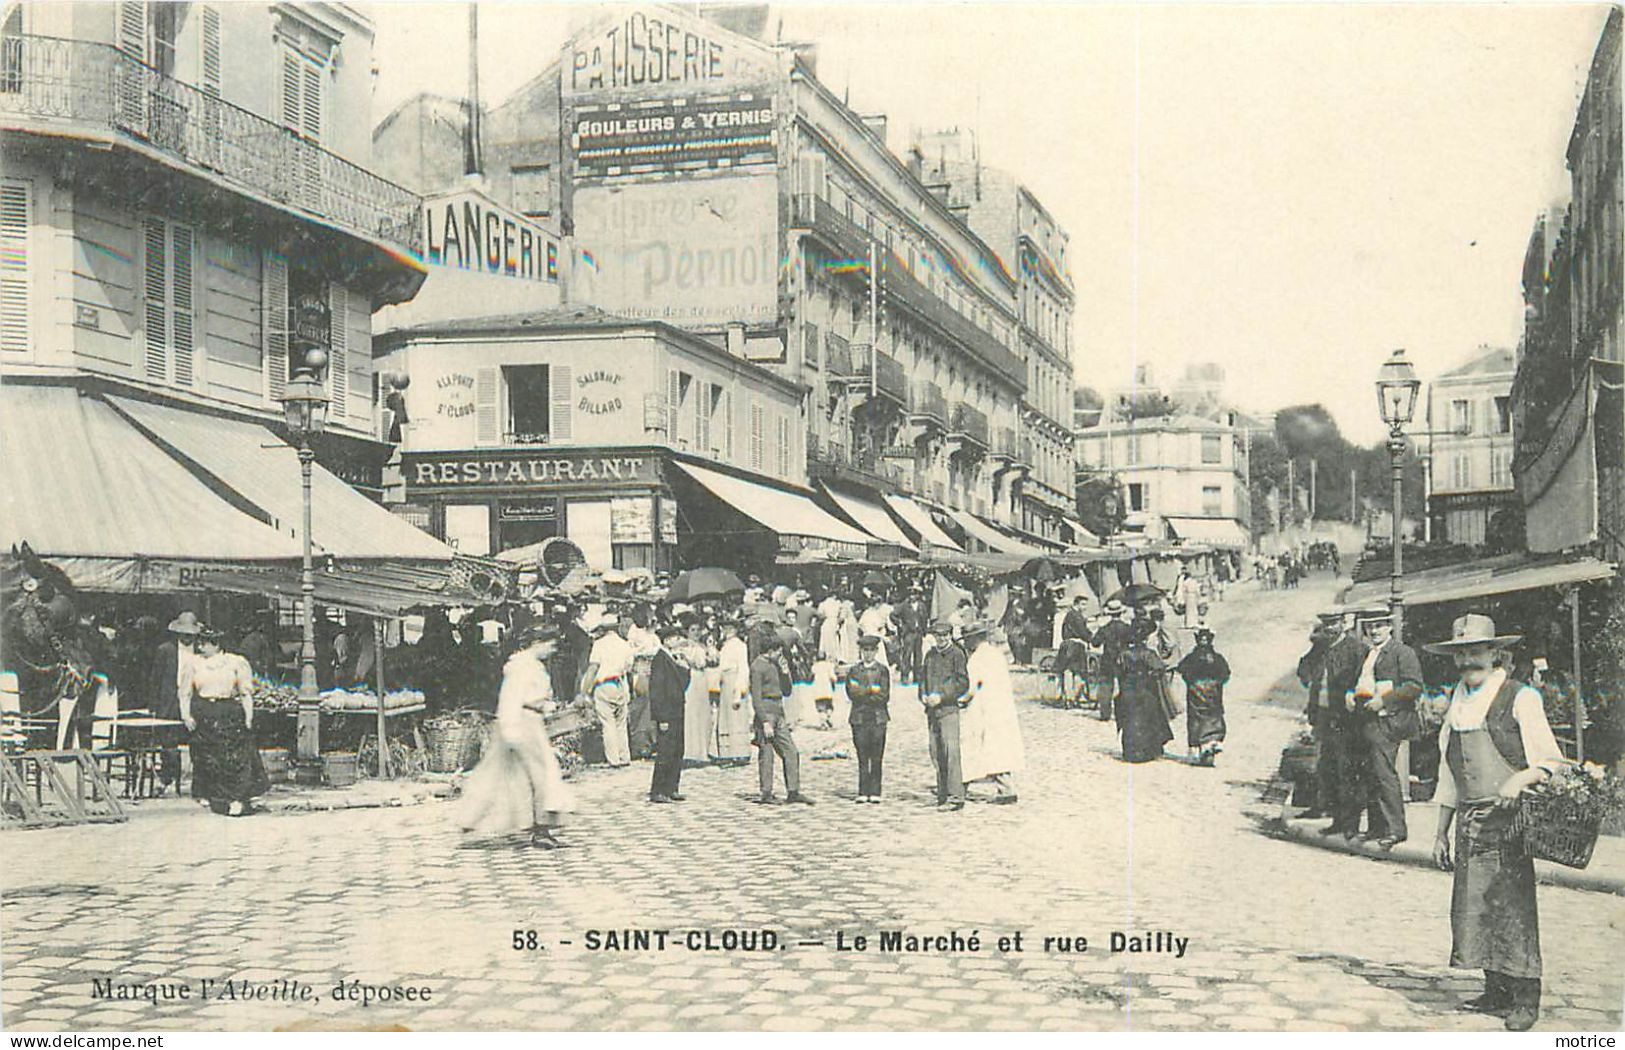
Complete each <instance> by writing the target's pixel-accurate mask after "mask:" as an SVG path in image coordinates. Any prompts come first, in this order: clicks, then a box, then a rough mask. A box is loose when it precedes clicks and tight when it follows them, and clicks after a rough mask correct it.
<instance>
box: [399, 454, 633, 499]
mask: <svg viewBox="0 0 1625 1050" xmlns="http://www.w3.org/2000/svg"><path fill="white" fill-rule="evenodd" d="M402 467H403V470H404V473H405V476H406V486H407V489H408V490H410V491H412V492H422V491H424V490H432V489H442V490H443V489H475V488H494V489H503V490H505V491H512V490H514V489H538V488H560V487H564V486H571V485H583V484H586V485H652V484H654V483H655V482H656V481H657V480H658V467H657V463H656V461H655V459H654V458H653V456H650V455H628V454H625V453H622V452H619V451H616V450H591V449H581V450H571V451H568V452H551V453H547V454H545V455H537V454H535V453H533V452H502V453H495V454H490V455H481V454H476V453H454V454H447V453H411V452H408V453H404V454H403V464H402Z"/></svg>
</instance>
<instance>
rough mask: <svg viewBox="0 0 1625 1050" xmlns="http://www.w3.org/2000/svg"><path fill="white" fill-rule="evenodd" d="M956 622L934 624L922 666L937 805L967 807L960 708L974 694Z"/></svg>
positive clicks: (921, 694)
mask: <svg viewBox="0 0 1625 1050" xmlns="http://www.w3.org/2000/svg"><path fill="white" fill-rule="evenodd" d="M953 630H954V628H953V625H952V624H951V623H949V622H948V621H946V620H938V621H937V622H936V623H933V624H932V625H931V637H932V640H933V645H932V646H931V650H930V651H929V652H927V653H926V654H925V659H924V660H923V661H922V664H923V666H922V667H921V669H920V702H921V703H922V704H924V705H925V719H926V727H927V730H928V732H929V733H930V741H931V760H932V762H933V764H934V765H935V766H936V767H937V808H938V809H939V810H958V809H964V808H965V780H964V777H963V776H961V769H960V763H959V709H960V708H961V707H962V706H963V705H964V703H965V700H966V698H967V697H968V696H969V694H970V673H969V672H968V671H967V670H966V668H965V652H964V650H963V649H961V648H959V646H958V645H957V644H955V642H954V638H953Z"/></svg>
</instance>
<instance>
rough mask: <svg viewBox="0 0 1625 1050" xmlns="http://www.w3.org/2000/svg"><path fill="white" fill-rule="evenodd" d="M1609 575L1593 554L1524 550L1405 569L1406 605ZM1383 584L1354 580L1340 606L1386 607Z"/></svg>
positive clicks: (1349, 608)
mask: <svg viewBox="0 0 1625 1050" xmlns="http://www.w3.org/2000/svg"><path fill="white" fill-rule="evenodd" d="M1614 573H1615V568H1614V566H1612V565H1610V564H1608V563H1607V562H1605V561H1599V560H1598V559H1596V558H1579V559H1576V560H1574V561H1559V560H1556V559H1551V558H1544V559H1543V558H1531V557H1530V556H1528V555H1526V554H1509V555H1502V556H1501V557H1497V558H1486V559H1482V560H1479V561H1470V562H1462V563H1460V564H1457V565H1447V566H1443V567H1441V568H1437V569H1427V570H1425V571H1422V572H1417V573H1406V574H1405V579H1404V587H1405V604H1406V605H1438V604H1441V603H1443V602H1455V601H1463V600H1466V599H1469V598H1486V597H1489V596H1491V595H1495V594H1512V593H1515V592H1517V591H1531V590H1535V589H1537V588H1541V587H1562V586H1565V585H1567V584H1574V583H1586V582H1588V581H1591V580H1606V579H1608V578H1609V577H1611V576H1613V575H1614ZM1388 586H1389V584H1388V580H1387V579H1380V580H1368V581H1367V582H1365V583H1357V584H1355V585H1354V586H1352V587H1350V588H1349V589H1348V590H1347V591H1345V592H1343V598H1342V601H1341V602H1339V610H1340V611H1344V612H1354V611H1357V610H1360V609H1374V608H1379V607H1382V606H1385V605H1386V604H1387V603H1388Z"/></svg>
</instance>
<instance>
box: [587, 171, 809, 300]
mask: <svg viewBox="0 0 1625 1050" xmlns="http://www.w3.org/2000/svg"><path fill="white" fill-rule="evenodd" d="M778 207H779V202H778V183H777V180H776V178H775V177H774V176H773V175H750V176H728V177H722V178H711V179H691V180H685V181H681V182H659V183H633V184H626V185H619V186H607V185H596V186H594V185H584V186H581V187H578V188H577V190H576V193H575V219H576V243H577V245H578V248H579V251H578V253H577V256H578V257H577V259H576V260H575V267H574V270H573V271H572V274H571V277H572V280H573V281H575V282H576V283H575V284H574V286H573V287H574V288H575V289H576V290H577V294H578V295H579V297H580V299H581V300H582V301H584V302H590V303H593V304H595V305H597V306H599V307H600V308H602V309H604V310H607V311H609V312H611V313H617V314H621V315H623V316H626V317H637V318H648V319H654V320H662V321H671V322H673V323H679V324H705V323H716V324H723V323H727V322H730V321H744V322H746V323H753V322H766V321H772V320H774V319H775V318H776V317H777V315H778V281H779V253H778V229H779V226H778Z"/></svg>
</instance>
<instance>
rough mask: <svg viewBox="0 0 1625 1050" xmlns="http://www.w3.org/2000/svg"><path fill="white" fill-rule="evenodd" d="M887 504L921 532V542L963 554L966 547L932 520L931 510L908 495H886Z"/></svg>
mask: <svg viewBox="0 0 1625 1050" xmlns="http://www.w3.org/2000/svg"><path fill="white" fill-rule="evenodd" d="M884 499H885V500H886V506H888V507H890V508H891V509H892V510H893V511H895V512H896V513H897V516H898V517H900V518H902V519H903V521H904V522H906V523H907V524H908V527H909V528H911V529H913V530H914V531H915V532H917V533H919V534H920V543H921V544H922V545H929V546H932V547H945V548H947V549H948V550H951V551H958V552H959V553H961V554H963V553H964V552H965V549H964V548H963V547H961V546H960V545H959V544H957V543H955V542H954V541H953V538H952V537H951V536H949V535H948V534H947V533H946V532H943V531H942V529H940V528H938V527H937V523H936V522H935V521H932V520H931V512H930V511H928V510H926V509H925V508H924V507H922V506H921V505H920V504H918V503H916V502H914V501H913V500H911V499H909V498H908V497H907V496H891V495H888V496H885V497H884Z"/></svg>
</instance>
